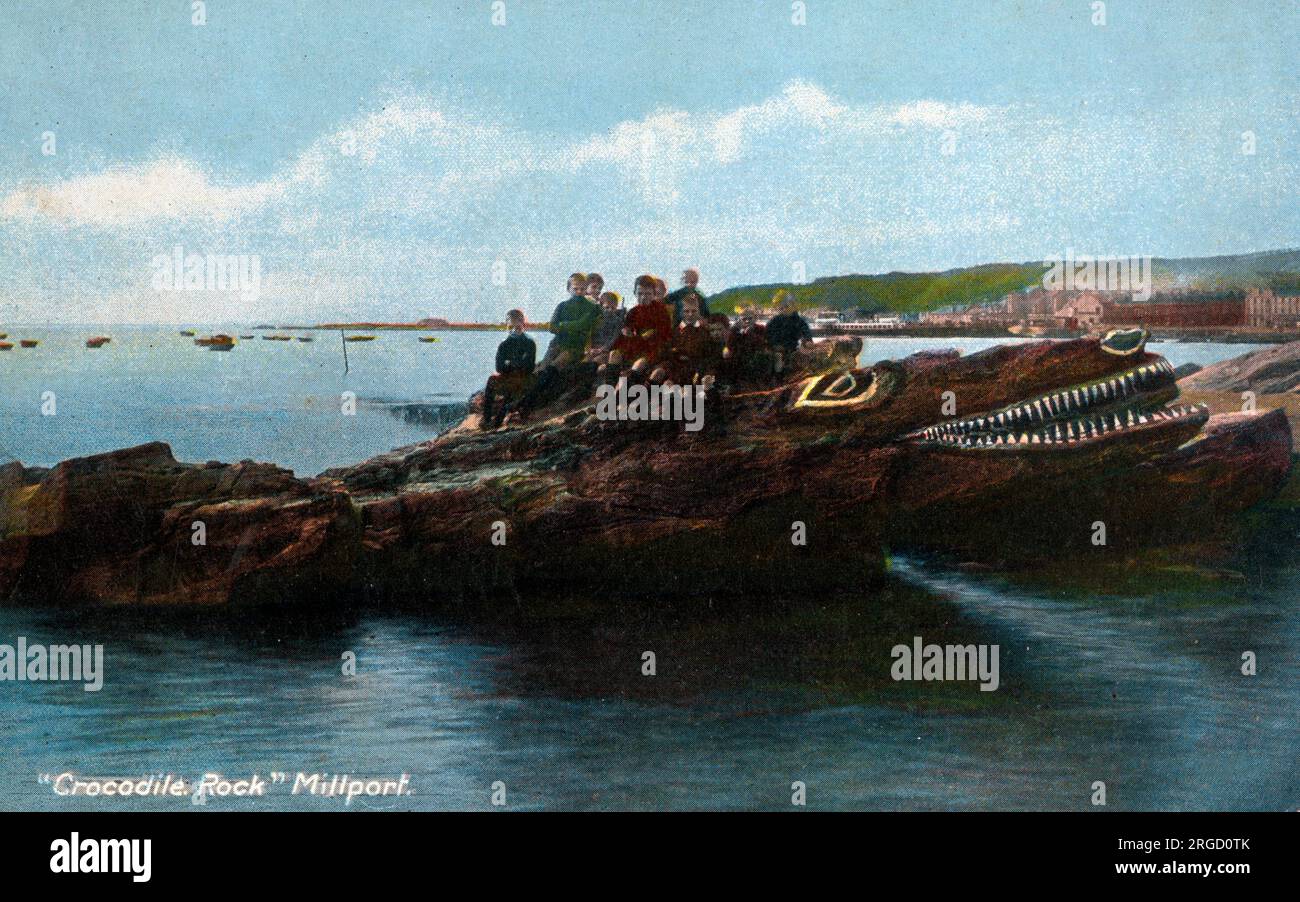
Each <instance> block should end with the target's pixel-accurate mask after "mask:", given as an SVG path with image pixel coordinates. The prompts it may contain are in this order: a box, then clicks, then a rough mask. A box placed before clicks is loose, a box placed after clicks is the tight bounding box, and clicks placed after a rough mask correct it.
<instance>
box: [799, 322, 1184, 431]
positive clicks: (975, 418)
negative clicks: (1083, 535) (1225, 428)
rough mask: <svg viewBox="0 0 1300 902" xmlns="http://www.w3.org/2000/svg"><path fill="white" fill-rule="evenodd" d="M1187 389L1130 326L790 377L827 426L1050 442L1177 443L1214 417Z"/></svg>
mask: <svg viewBox="0 0 1300 902" xmlns="http://www.w3.org/2000/svg"><path fill="white" fill-rule="evenodd" d="M1177 396H1178V388H1177V380H1176V378H1175V376H1174V369H1173V366H1172V365H1170V363H1169V362H1168V361H1167V360H1165V359H1164V358H1162V357H1160V356H1158V355H1155V354H1152V353H1149V352H1147V350H1146V333H1145V332H1143V331H1142V330H1131V331H1115V332H1111V333H1109V334H1108V335H1106V336H1105V338H1102V339H1079V340H1076V341H1064V342H1037V343H1032V344H1023V345H1011V346H999V347H995V348H991V349H989V350H987V351H982V352H979V353H976V354H971V355H969V356H965V357H962V356H959V355H958V354H957V353H956V352H955V351H945V352H937V353H936V352H923V353H920V354H915V355H913V356H911V357H908V358H905V359H904V360H901V361H882V362H880V363H877V364H875V365H874V366H871V367H867V368H864V369H855V370H850V371H847V372H840V373H827V374H823V375H820V376H816V377H812V378H809V379H806V380H804V381H803V382H801V383H799V384H798V385H796V386H794V387H792V388H791V389H788V390H787V401H786V410H787V412H788V413H790V414H794V415H795V418H796V419H803V418H807V419H808V420H809V421H810V422H814V421H815V422H817V423H818V426H819V428H823V429H825V428H827V427H828V426H830V425H831V424H829V423H827V422H826V419H827V418H834V419H836V420H839V421H840V424H841V425H843V426H844V429H845V431H846V433H849V434H851V435H852V436H853V437H854V438H855V440H856V441H857V442H858V443H865V444H881V443H888V442H905V443H907V444H909V445H912V446H915V447H917V448H923V449H926V450H931V451H951V452H960V453H971V454H980V453H992V454H1007V453H1013V452H1014V453H1033V452H1044V453H1046V452H1060V451H1067V450H1082V449H1083V448H1084V447H1085V446H1088V447H1098V446H1099V445H1100V443H1108V444H1110V443H1118V442H1121V441H1127V442H1130V443H1138V442H1141V443H1147V444H1158V445H1160V446H1167V445H1169V444H1170V443H1173V445H1174V446H1175V447H1176V446H1177V445H1178V444H1182V442H1185V441H1186V440H1187V439H1189V438H1191V437H1192V436H1193V435H1195V434H1196V432H1197V431H1198V430H1199V429H1200V427H1201V426H1203V425H1204V424H1205V422H1206V420H1207V419H1208V412H1207V411H1205V410H1204V409H1201V408H1197V407H1189V406H1186V405H1171V402H1172V401H1174V400H1175V399H1176V398H1177ZM1093 443H1097V444H1096V445H1094V444H1093Z"/></svg>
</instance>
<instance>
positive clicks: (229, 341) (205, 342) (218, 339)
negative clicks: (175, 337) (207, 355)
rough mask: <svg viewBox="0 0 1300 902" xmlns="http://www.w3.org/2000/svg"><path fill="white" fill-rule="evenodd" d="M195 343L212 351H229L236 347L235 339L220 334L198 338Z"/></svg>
mask: <svg viewBox="0 0 1300 902" xmlns="http://www.w3.org/2000/svg"><path fill="white" fill-rule="evenodd" d="M194 343H195V344H196V345H198V346H199V347H201V348H207V349H208V350H210V351H229V350H230V349H231V348H233V347H234V346H235V339H234V338H232V337H231V336H229V335H225V334H218V335H211V336H208V337H207V338H196V339H194Z"/></svg>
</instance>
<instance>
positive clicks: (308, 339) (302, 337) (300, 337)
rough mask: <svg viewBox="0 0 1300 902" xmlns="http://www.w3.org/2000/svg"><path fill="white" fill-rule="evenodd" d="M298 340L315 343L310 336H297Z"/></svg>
mask: <svg viewBox="0 0 1300 902" xmlns="http://www.w3.org/2000/svg"><path fill="white" fill-rule="evenodd" d="M298 340H299V341H315V340H316V339H315V338H313V337H312V336H310V335H299V336H298Z"/></svg>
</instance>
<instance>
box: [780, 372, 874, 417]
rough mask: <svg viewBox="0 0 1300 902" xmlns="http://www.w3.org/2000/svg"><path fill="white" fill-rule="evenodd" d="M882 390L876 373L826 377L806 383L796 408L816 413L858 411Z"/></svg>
mask: <svg viewBox="0 0 1300 902" xmlns="http://www.w3.org/2000/svg"><path fill="white" fill-rule="evenodd" d="M878 387H879V382H878V380H877V379H876V374H875V372H874V371H873V370H869V369H867V370H848V371H847V372H840V373H826V374H825V375H822V376H814V377H813V378H811V379H808V380H806V381H805V382H804V383H803V386H802V388H801V389H800V391H799V394H798V396H797V398H796V400H795V403H794V406H795V407H796V408H803V409H813V410H817V409H822V410H826V409H831V410H834V409H837V408H838V409H844V408H851V407H856V406H858V405H861V404H865V403H866V402H868V401H870V400H871V398H872V397H873V396H874V395H875V393H876V389H877V388H878Z"/></svg>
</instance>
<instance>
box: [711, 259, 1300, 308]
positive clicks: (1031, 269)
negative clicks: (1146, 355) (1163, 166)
mask: <svg viewBox="0 0 1300 902" xmlns="http://www.w3.org/2000/svg"><path fill="white" fill-rule="evenodd" d="M1151 263H1152V266H1151V268H1152V272H1153V278H1154V281H1155V283H1156V285H1155V287H1156V288H1157V290H1159V289H1165V288H1170V287H1174V286H1187V287H1195V288H1198V289H1204V290H1206V291H1224V290H1230V289H1241V288H1249V287H1254V286H1264V285H1268V286H1273V287H1282V286H1285V285H1293V284H1295V283H1296V282H1297V279H1300V250H1283V251H1265V252H1262V253H1257V254H1238V255H1233V256H1223V257H1187V258H1163V257H1157V258H1154V259H1153V260H1152V261H1151ZM1044 270H1045V267H1044V266H1043V264H1042V262H1041V261H1039V262H1034V263H988V264H984V265H981V266H971V267H966V268H964V269H950V270H947V271H946V272H935V273H905V272H891V273H884V274H882V275H874V276H868V275H845V276H828V277H826V278H821V279H817V280H815V281H813V282H810V283H808V284H804V285H796V284H794V283H791V282H774V283H771V284H767V285H742V286H739V287H736V288H728V289H727V290H725V291H720V292H718V293H717V294H715V295H712V296H710V298H709V306H710V308H712V309H714V310H717V311H720V312H726V313H730V312H732V311H733V310H735V309H737V308H740V307H744V306H747V305H749V304H755V305H757V306H759V307H767V306H770V305H771V303H772V296H773V295H774V294H776V292H777V291H778V290H780V289H783V288H784V289H786V290H788V291H790V292H791V293H792V294H793V295H794V298H795V303H796V304H798V306H799V307H801V308H803V309H808V308H812V307H828V308H830V309H833V310H853V309H858V308H860V309H862V310H864V311H866V312H867V313H920V312H923V311H927V310H939V309H942V308H944V307H953V306H956V307H966V306H969V305H971V304H986V303H991V302H994V301H997V300H999V299H1001V298H1002V297H1003V296H1004V295H1006V294H1008V293H1009V292H1012V291H1021V290H1023V289H1025V288H1030V287H1033V286H1037V285H1041V284H1042V280H1043V273H1044Z"/></svg>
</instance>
